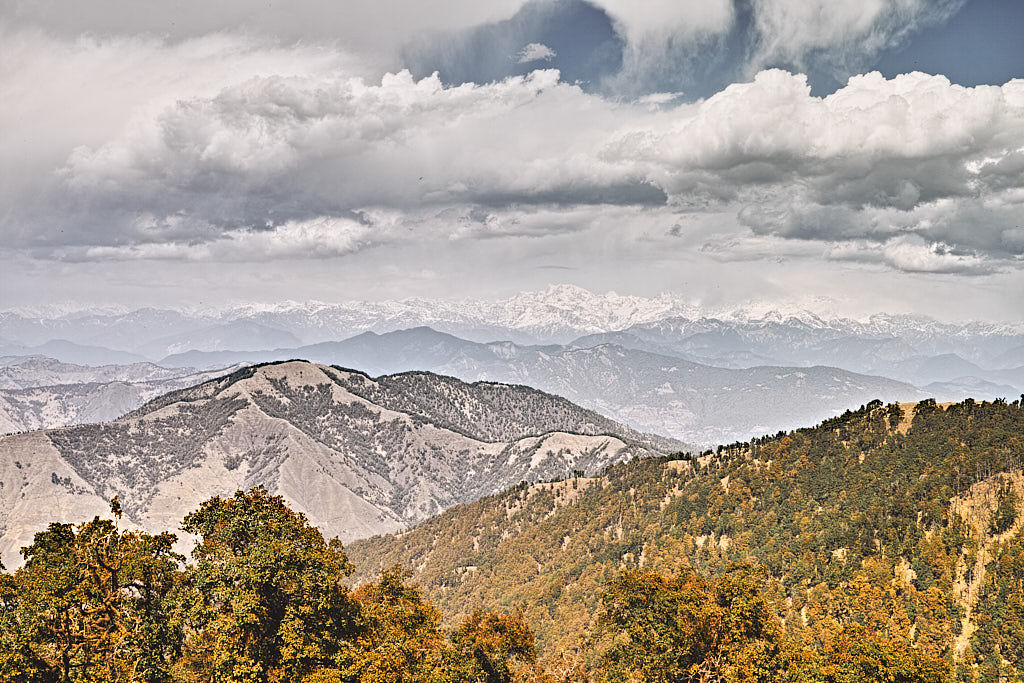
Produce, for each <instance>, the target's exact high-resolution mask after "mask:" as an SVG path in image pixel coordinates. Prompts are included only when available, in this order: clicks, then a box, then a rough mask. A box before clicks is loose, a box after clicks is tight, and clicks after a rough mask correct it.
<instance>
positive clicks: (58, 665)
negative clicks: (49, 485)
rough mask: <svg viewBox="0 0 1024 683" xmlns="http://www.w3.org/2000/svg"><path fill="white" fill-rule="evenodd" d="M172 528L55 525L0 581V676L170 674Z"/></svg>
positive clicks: (173, 648)
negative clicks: (153, 530) (147, 531)
mask: <svg viewBox="0 0 1024 683" xmlns="http://www.w3.org/2000/svg"><path fill="white" fill-rule="evenodd" d="M173 543H174V536H173V535H171V534H159V535H156V536H152V535H149V534H144V533H140V532H134V531H129V532H122V531H120V530H118V528H117V527H116V525H115V524H114V522H112V521H110V520H100V519H98V518H97V519H94V520H93V521H91V522H88V523H85V524H82V525H80V526H78V527H77V528H75V527H73V526H72V525H70V524H51V525H50V527H49V528H48V529H47V530H46V531H43V532H40V533H38V534H36V537H35V541H34V542H33V543H32V545H30V546H29V547H27V548H25V549H24V550H23V551H22V553H23V555H24V556H25V565H24V567H22V568H21V569H19V570H18V571H17V572H16V573H15V574H14V575H13V576H12V575H9V574H5V575H2V577H0V578H2V582H0V645H2V646H0V680H4V681H7V680H10V681H19V680H23V681H120V680H135V681H168V680H170V676H169V671H170V664H171V662H172V661H173V659H174V658H175V656H176V655H177V652H178V645H179V642H180V628H179V623H178V621H177V619H176V618H175V616H174V604H175V598H176V590H177V587H178V585H179V582H180V579H181V574H180V572H179V571H178V560H180V559H181V558H179V557H178V556H176V555H175V554H174V553H173V552H172V551H171V546H172V544H173Z"/></svg>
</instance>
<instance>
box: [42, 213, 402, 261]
mask: <svg viewBox="0 0 1024 683" xmlns="http://www.w3.org/2000/svg"><path fill="white" fill-rule="evenodd" d="M375 227H377V226H374V225H372V224H371V223H369V222H359V221H353V220H345V219H334V218H317V219H313V220H308V221H288V222H286V223H283V224H281V225H279V226H277V227H275V228H273V229H270V230H246V229H237V230H228V231H226V232H222V233H219V234H218V235H217V236H216V237H214V238H213V239H211V240H209V241H206V242H196V241H178V240H169V241H160V242H145V243H139V244H130V245H124V246H91V247H73V248H68V249H63V250H61V251H60V258H61V260H64V261H72V262H73V261H130V260H147V261H216V262H220V263H232V262H254V261H257V262H258V261H269V260H281V259H285V260H288V259H324V258H334V257H337V256H344V255H346V254H350V253H352V252H354V251H358V250H360V249H363V248H366V247H368V246H372V245H374V244H379V243H380V242H382V241H383V240H384V234H382V233H381V232H378V231H377V230H375Z"/></svg>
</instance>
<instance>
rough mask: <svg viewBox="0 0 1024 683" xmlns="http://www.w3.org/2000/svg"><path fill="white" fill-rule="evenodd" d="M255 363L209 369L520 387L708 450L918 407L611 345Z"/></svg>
mask: <svg viewBox="0 0 1024 683" xmlns="http://www.w3.org/2000/svg"><path fill="white" fill-rule="evenodd" d="M261 353H265V354H266V355H257V356H255V358H254V357H253V356H249V355H246V354H243V353H238V354H236V355H231V356H227V355H217V356H215V357H216V359H217V362H225V361H230V362H237V361H241V360H246V359H249V360H253V359H258V360H275V359H278V360H279V359H282V358H294V357H302V358H311V359H313V360H316V361H319V362H324V363H334V364H339V365H346V366H355V367H359V368H364V369H372V370H374V371H383V372H399V371H402V370H429V371H431V372H437V373H441V374H444V375H452V376H454V377H458V378H460V379H462V380H465V381H490V382H506V383H515V384H526V385H529V386H531V387H536V388H537V389H540V390H541V391H546V392H550V393H553V394H557V395H559V396H564V397H565V398H567V399H569V400H570V401H572V402H573V403H577V404H579V405H582V406H585V407H587V408H590V409H592V410H596V411H598V412H600V413H602V414H603V415H607V416H608V417H610V418H611V419H613V420H616V421H617V422H621V423H623V424H628V425H630V426H631V427H633V428H634V429H638V430H642V431H650V432H657V433H661V434H668V435H670V436H673V437H675V438H678V439H682V440H684V441H687V442H690V443H700V444H708V445H714V444H717V443H723V442H724V443H728V442H731V441H735V440H737V439H742V440H746V439H749V438H750V437H751V436H761V435H763V434H766V433H775V432H777V431H779V430H782V429H793V428H795V427H798V426H799V425H801V424H807V423H809V422H814V421H820V420H823V419H825V418H828V417H834V416H835V415H838V414H840V413H842V412H843V411H844V410H846V409H848V408H849V407H850V406H856V405H858V404H863V403H867V402H868V401H871V400H873V399H876V398H881V399H883V400H887V401H896V400H899V401H909V400H916V399H920V398H924V397H925V394H924V393H923V392H921V391H920V390H918V389H916V388H915V387H913V386H911V385H909V384H905V383H903V382H899V381H895V380H891V379H887V378H885V377H873V376H869V375H863V374H858V373H853V372H850V371H848V370H842V369H840V368H835V367H827V366H814V367H777V366H756V367H745V368H723V367H713V366H709V365H704V364H700V363H694V362H692V361H688V360H685V359H684V358H680V357H678V356H671V355H665V354H657V353H651V352H648V351H643V350H640V349H632V348H625V347H622V346H618V345H612V344H601V345H598V346H595V347H592V348H578V347H572V346H555V345H552V346H520V345H518V344H513V343H511V342H493V343H489V344H478V343H475V342H470V341H467V340H464V339H459V338H457V337H453V336H451V335H449V334H445V333H442V332H437V331H435V330H432V329H430V328H427V327H419V328H414V329H410V330H400V331H398V332H389V333H387V334H382V335H376V334H371V333H367V334H363V335H359V336H357V337H353V338H352V339H347V340H344V341H340V342H332V343H330V344H317V345H315V346H306V347H301V348H299V349H290V350H289V349H279V350H277V351H270V352H261ZM186 361H187V362H188V363H189V364H193V363H195V364H198V365H204V364H206V362H213V361H212V359H211V358H208V357H206V356H205V354H202V353H192V354H188V355H186V356H184V357H182V358H181V359H180V360H179V361H178V362H186ZM172 364H173V363H172Z"/></svg>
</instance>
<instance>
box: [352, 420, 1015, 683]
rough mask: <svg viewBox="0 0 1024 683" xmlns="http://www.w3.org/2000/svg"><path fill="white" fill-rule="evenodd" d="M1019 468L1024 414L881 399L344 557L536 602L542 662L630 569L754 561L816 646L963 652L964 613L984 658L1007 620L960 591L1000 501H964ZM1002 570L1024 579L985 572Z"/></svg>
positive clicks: (459, 596) (477, 598) (500, 502)
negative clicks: (851, 632) (864, 632)
mask: <svg viewBox="0 0 1024 683" xmlns="http://www.w3.org/2000/svg"><path fill="white" fill-rule="evenodd" d="M910 416H912V420H911V421H910V422H909V423H908V422H907V420H908V418H909V417H910ZM1022 462H1024V410H1021V409H1020V408H1019V407H1017V406H1013V405H1007V404H1005V403H980V402H973V401H967V402H964V403H961V404H954V405H949V406H940V405H938V404H936V403H934V402H924V403H923V404H919V405H918V406H917V407H916V409H915V408H911V407H908V406H903V407H900V406H879V405H878V404H869V405H866V406H863V407H862V408H861V409H859V410H856V411H849V412H848V413H847V414H845V415H842V416H839V417H837V418H834V419H832V420H828V421H826V422H824V423H822V424H821V425H820V426H818V427H815V428H812V429H802V430H798V431H795V432H792V433H789V434H782V435H778V436H775V437H765V438H762V439H755V440H753V441H751V442H750V443H747V444H734V445H733V446H729V447H724V448H723V449H722V450H721V452H720V453H718V454H716V453H714V452H713V451H711V452H705V453H704V454H703V455H702V456H701V457H700V458H699V459H693V460H670V459H644V460H637V461H633V462H630V463H626V464H622V465H616V466H613V467H611V468H609V469H607V470H606V471H605V472H603V473H602V474H601V476H599V477H594V478H591V479H578V480H574V481H571V482H562V483H554V484H544V485H539V486H533V487H522V488H518V489H513V490H509V491H506V492H504V493H500V494H497V495H495V496H491V497H488V498H485V499H483V500H480V501H478V502H476V503H473V504H470V505H466V506H460V507H457V508H453V509H452V510H449V511H448V512H445V513H443V514H441V515H438V516H437V517H435V518H433V519H430V520H427V521H425V522H423V523H422V524H420V525H419V526H417V527H416V528H414V529H413V530H411V531H410V532H408V533H404V534H402V535H400V536H385V537H379V538H375V539H368V540H366V541H359V542H357V543H354V544H352V545H351V546H350V547H349V548H348V552H349V556H350V557H351V558H352V559H353V562H354V563H355V564H356V566H357V567H358V568H359V569H360V571H362V572H373V571H376V570H378V569H379V568H380V567H383V566H389V565H392V564H396V563H401V564H403V565H405V566H410V567H417V568H418V570H417V573H416V575H415V578H416V580H417V581H418V582H420V583H421V585H423V587H424V589H425V591H426V593H427V595H428V596H430V597H431V598H432V599H433V600H434V601H436V602H437V604H438V605H439V607H440V608H441V609H442V611H444V612H445V613H452V614H456V615H458V614H460V613H463V614H464V613H465V611H466V609H467V608H466V606H467V605H480V606H482V607H483V608H485V609H495V608H499V607H501V606H503V605H508V604H521V605H523V606H524V610H525V615H526V618H527V620H528V621H529V623H530V624H531V625H532V626H533V627H534V629H535V633H536V636H537V642H538V646H539V649H540V650H541V651H542V652H543V653H545V656H550V655H548V653H554V654H556V655H557V653H561V652H566V653H573V652H580V651H585V648H586V644H587V642H588V638H589V637H590V634H592V633H594V631H595V628H596V626H597V621H598V618H599V615H600V614H601V610H602V601H601V599H600V595H601V590H602V586H604V585H606V584H607V583H608V582H609V581H611V580H612V579H613V578H614V577H615V576H616V575H617V574H618V573H619V572H620V571H621V570H623V569H625V570H641V569H642V570H644V571H654V572H658V573H660V574H663V575H674V576H682V575H684V574H686V573H687V572H691V573H694V574H697V575H700V576H703V577H707V579H708V580H713V579H715V578H716V577H719V576H722V575H724V574H725V573H727V572H728V571H729V568H730V567H731V566H733V565H734V564H735V563H737V562H740V563H748V562H753V563H755V564H757V565H758V566H759V567H761V568H763V570H764V571H765V572H766V574H767V580H766V582H765V584H764V591H765V595H766V599H768V600H769V604H770V606H771V611H772V613H773V614H774V615H775V617H777V618H778V619H779V622H780V623H783V624H784V629H783V630H784V631H785V633H786V634H787V637H792V638H795V639H798V640H800V641H801V642H804V643H806V644H808V646H809V647H810V648H811V649H815V648H820V647H822V644H823V643H825V642H826V641H827V640H828V639H829V638H830V637H832V635H834V634H835V633H837V632H839V631H840V630H841V629H842V628H844V627H848V626H855V625H864V626H865V627H867V628H870V629H872V630H873V631H877V632H879V633H883V634H886V637H887V638H888V639H889V641H891V642H892V643H898V644H900V645H901V647H902V646H913V647H915V648H916V649H918V650H920V651H921V652H922V653H925V654H928V655H929V656H934V657H938V658H946V659H950V658H952V657H953V656H954V654H955V651H954V645H955V641H956V639H957V637H958V636H960V634H961V631H962V629H963V624H962V619H963V618H964V617H970V619H971V620H972V624H973V625H976V626H977V629H978V630H977V631H973V633H972V635H971V637H970V638H969V639H968V641H969V642H968V643H966V644H969V645H970V648H971V649H972V651H973V652H974V653H977V652H985V653H989V652H991V651H992V650H991V648H992V647H995V645H993V644H991V643H994V642H995V641H994V640H992V638H995V636H994V635H993V633H994V631H995V630H996V629H997V624H996V623H995V622H994V621H992V622H986V618H985V616H984V612H985V610H983V609H982V607H981V603H979V604H978V605H977V606H975V608H974V609H973V610H972V611H971V612H968V603H967V601H966V600H967V598H966V597H965V595H967V593H966V592H965V591H964V590H963V589H962V588H958V587H957V586H958V582H960V584H961V585H962V584H966V583H969V582H970V581H972V580H973V579H974V578H975V577H976V576H980V574H978V571H979V570H978V569H977V568H976V567H975V564H976V560H977V558H979V557H982V558H983V557H984V553H985V552H990V551H991V547H990V546H991V543H992V539H991V538H990V537H989V536H988V533H989V522H990V517H989V516H988V513H989V511H988V509H987V508H984V507H981V508H978V509H977V513H975V512H972V510H975V508H974V507H972V505H974V503H971V504H970V505H968V502H969V501H972V500H974V499H975V498H977V501H980V502H978V505H981V504H982V502H984V505H988V504H989V501H991V500H992V497H991V496H988V495H982V494H983V493H984V492H985V491H988V490H990V487H991V485H992V484H991V482H992V481H993V480H994V478H998V477H1004V478H1005V477H1006V475H1007V473H1012V472H1017V471H1019V470H1020V468H1021V464H1022ZM1010 498H1011V497H1010V496H1009V495H1006V496H1004V497H1003V500H1004V501H1006V500H1009V499H1010ZM1013 505H1018V506H1019V501H1018V502H1017V503H1013V502H1010V503H1004V507H1006V508H1009V507H1011V506H1013ZM979 515H980V516H979ZM986 548H988V550H986ZM1013 572H1017V574H1014V573H1013ZM992 575H997V576H1000V577H1005V576H1009V577H1014V576H1016V577H1019V576H1021V574H1020V572H1019V570H1017V569H1013V568H1012V567H1011V566H1010V565H1006V567H1005V568H1004V567H1003V566H1002V565H994V564H989V565H988V570H987V576H988V577H989V578H986V581H989V580H990V578H991V576H992ZM361 576H365V575H364V574H358V573H357V575H356V577H357V579H358V578H360V577H361ZM1004 581H1005V582H1006V585H1005V589H1004V590H1006V591H1008V593H1007V595H1008V597H1007V598H1006V599H1005V600H1004V604H1006V605H1012V604H1016V603H1014V602H1013V600H1014V597H1013V596H1011V595H1009V592H1013V591H1019V590H1020V589H1019V588H1018V587H1017V586H1018V585H1019V583H1014V582H1013V581H1006V579H1004ZM1015 581H1016V579H1015ZM985 585H987V584H985ZM1015 595H1016V594H1015ZM979 599H982V598H979ZM1001 647H1010V645H1008V644H1007V645H1003V646H1001ZM970 656H971V657H975V656H976V654H971V655H970ZM588 661H591V662H593V661H594V660H593V658H591V659H589V660H588ZM1009 661H1013V660H1012V659H1011V660H1009ZM1018 661H1019V660H1018ZM968 668H969V670H970V671H972V672H973V668H972V667H968ZM971 675H973V673H972V674H971Z"/></svg>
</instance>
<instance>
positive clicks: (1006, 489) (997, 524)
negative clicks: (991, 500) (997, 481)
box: [991, 482, 1019, 534]
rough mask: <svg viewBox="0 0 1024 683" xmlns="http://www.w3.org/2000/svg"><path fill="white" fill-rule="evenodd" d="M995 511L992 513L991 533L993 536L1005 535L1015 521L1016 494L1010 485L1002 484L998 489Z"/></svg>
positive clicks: (1017, 502) (1017, 504)
mask: <svg viewBox="0 0 1024 683" xmlns="http://www.w3.org/2000/svg"><path fill="white" fill-rule="evenodd" d="M997 500H998V502H997V504H996V509H995V510H994V511H993V512H992V526H991V531H992V533H994V534H1005V533H1006V532H1007V531H1009V530H1010V528H1011V527H1012V526H1013V523H1014V522H1016V521H1017V507H1018V506H1019V501H1018V500H1017V494H1016V493H1015V492H1014V490H1013V486H1012V485H1011V484H1010V483H1007V482H1004V483H1003V485H1002V486H1000V487H999V493H998V495H997Z"/></svg>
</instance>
